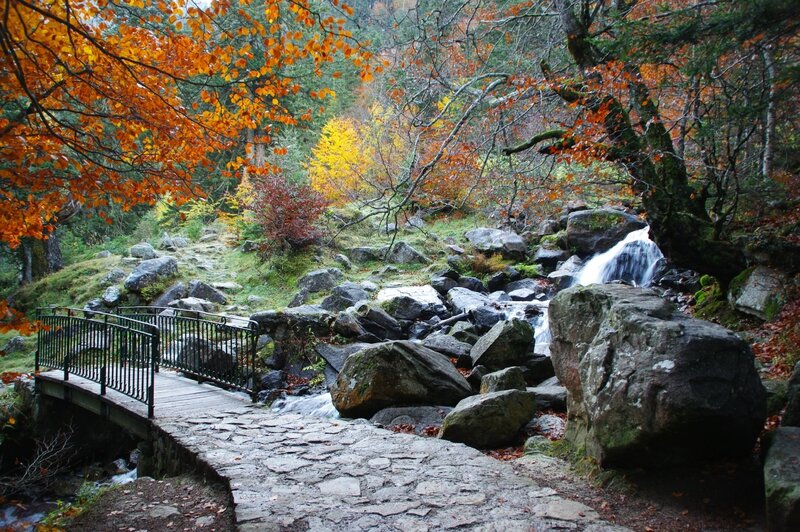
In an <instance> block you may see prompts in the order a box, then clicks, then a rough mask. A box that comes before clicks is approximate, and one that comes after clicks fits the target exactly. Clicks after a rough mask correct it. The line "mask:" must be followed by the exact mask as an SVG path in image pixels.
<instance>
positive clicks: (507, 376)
mask: <svg viewBox="0 0 800 532" xmlns="http://www.w3.org/2000/svg"><path fill="white" fill-rule="evenodd" d="M503 390H523V391H524V390H525V376H524V374H523V371H522V369H521V368H519V367H516V366H512V367H510V368H506V369H503V370H500V371H495V372H494V373H488V374H486V375H484V376H483V378H482V379H481V393H492V392H502V391H503Z"/></svg>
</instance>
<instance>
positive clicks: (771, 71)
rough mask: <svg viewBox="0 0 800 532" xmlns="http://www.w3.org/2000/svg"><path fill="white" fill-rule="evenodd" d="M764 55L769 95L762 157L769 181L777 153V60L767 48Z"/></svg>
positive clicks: (762, 167)
mask: <svg viewBox="0 0 800 532" xmlns="http://www.w3.org/2000/svg"><path fill="white" fill-rule="evenodd" d="M762 55H763V56H764V67H765V68H764V70H765V72H766V78H767V79H766V82H767V84H768V86H769V93H768V94H767V111H766V116H765V117H764V153H763V155H762V157H761V177H762V178H763V179H769V176H770V174H771V173H772V160H773V157H774V152H775V148H774V144H775V140H774V139H775V98H776V90H775V58H774V57H773V56H772V50H770V49H769V48H765V49H764V51H763V52H762Z"/></svg>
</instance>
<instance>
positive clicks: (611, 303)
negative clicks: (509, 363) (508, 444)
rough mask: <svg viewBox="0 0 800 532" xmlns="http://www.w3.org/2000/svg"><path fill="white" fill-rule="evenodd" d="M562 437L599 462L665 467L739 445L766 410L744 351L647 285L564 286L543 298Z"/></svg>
mask: <svg viewBox="0 0 800 532" xmlns="http://www.w3.org/2000/svg"><path fill="white" fill-rule="evenodd" d="M549 316H550V329H551V333H552V340H551V343H550V353H551V357H552V361H553V365H554V366H555V371H556V375H557V376H558V380H559V381H560V382H561V383H562V384H563V385H564V386H565V387H566V388H567V390H568V392H569V396H568V424H567V435H566V436H567V438H568V439H570V440H572V441H573V442H574V443H575V444H577V445H578V446H580V447H583V446H585V448H586V452H587V453H588V454H589V455H590V456H592V457H594V458H596V459H597V460H598V461H599V462H600V463H601V464H602V465H610V464H618V465H623V466H633V465H669V464H675V463H682V462H689V461H695V460H698V459H701V458H704V457H709V456H713V457H721V456H726V455H729V456H730V455H740V454H744V453H747V452H749V451H750V450H751V449H752V447H753V444H754V443H755V440H756V438H757V437H758V434H759V432H760V431H761V427H762V426H763V422H764V419H765V416H766V393H765V391H764V387H763V386H762V384H761V381H760V380H759V377H758V374H757V372H756V370H755V366H754V357H753V353H752V351H751V350H750V347H749V346H748V345H747V343H746V342H745V341H743V340H742V339H741V338H739V337H738V336H736V335H735V334H733V333H732V332H730V331H728V330H727V329H725V328H723V327H720V326H719V325H715V324H712V323H708V322H705V321H701V320H696V319H692V318H689V317H687V316H686V315H684V314H683V313H680V312H678V311H676V310H675V309H674V307H673V306H672V305H671V304H670V303H668V302H667V301H665V300H663V299H661V298H660V297H658V295H656V293H655V292H653V291H652V290H647V289H640V288H634V287H631V286H627V285H590V286H587V287H573V288H569V289H567V290H565V291H563V292H561V293H559V294H558V295H557V296H556V297H555V298H554V299H553V300H552V301H551V302H550V313H549Z"/></svg>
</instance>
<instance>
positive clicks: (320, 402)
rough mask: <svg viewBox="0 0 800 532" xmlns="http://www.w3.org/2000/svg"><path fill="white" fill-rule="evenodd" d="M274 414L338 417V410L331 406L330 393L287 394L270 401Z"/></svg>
mask: <svg viewBox="0 0 800 532" xmlns="http://www.w3.org/2000/svg"><path fill="white" fill-rule="evenodd" d="M272 411H273V412H275V413H276V414H290V413H291V414H303V415H306V416H312V417H326V418H338V417H339V411H338V410H336V408H335V407H334V406H333V402H332V401H331V394H330V393H322V394H319V395H304V396H296V395H287V396H286V397H283V398H280V399H276V400H275V402H273V403H272Z"/></svg>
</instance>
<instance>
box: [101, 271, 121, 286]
mask: <svg viewBox="0 0 800 532" xmlns="http://www.w3.org/2000/svg"><path fill="white" fill-rule="evenodd" d="M124 278H125V270H123V269H122V268H114V269H113V270H111V271H110V272H108V273H107V274H106V275H105V276H104V277H103V278H102V279H101V280H100V286H110V285H112V284H115V283H118V282H119V281H121V280H123V279H124Z"/></svg>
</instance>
